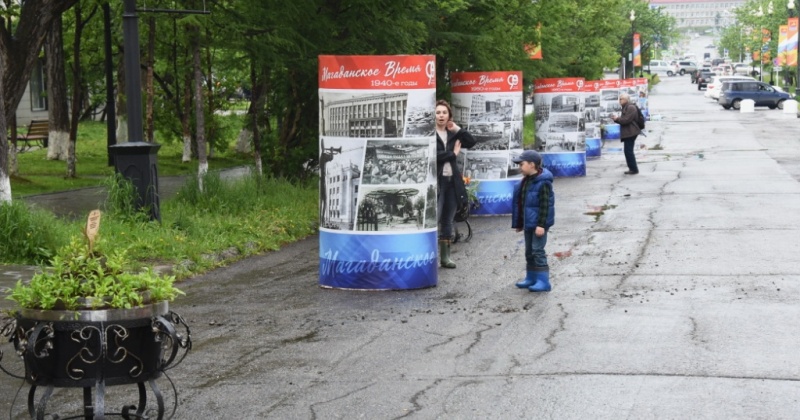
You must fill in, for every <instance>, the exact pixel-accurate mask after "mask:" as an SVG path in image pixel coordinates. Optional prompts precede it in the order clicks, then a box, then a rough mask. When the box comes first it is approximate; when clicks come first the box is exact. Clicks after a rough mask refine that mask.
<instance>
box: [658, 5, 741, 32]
mask: <svg viewBox="0 0 800 420" xmlns="http://www.w3.org/2000/svg"><path fill="white" fill-rule="evenodd" d="M744 4H745V0H718V1H710V0H650V7H651V8H657V7H660V8H661V10H662V11H663V12H664V13H666V14H668V15H670V16H672V17H674V18H675V22H676V24H677V26H678V28H690V27H721V26H729V25H732V24H733V23H734V21H735V20H736V17H735V16H734V14H733V9H735V8H737V7H739V6H743V5H744Z"/></svg>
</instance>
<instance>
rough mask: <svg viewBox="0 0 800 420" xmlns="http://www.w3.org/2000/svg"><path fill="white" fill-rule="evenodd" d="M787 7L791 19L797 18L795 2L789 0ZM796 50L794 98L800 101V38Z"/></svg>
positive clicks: (799, 37)
mask: <svg viewBox="0 0 800 420" xmlns="http://www.w3.org/2000/svg"><path fill="white" fill-rule="evenodd" d="M786 7H788V8H789V17H795V7H794V0H789V2H788V3H787V4H786ZM798 27H800V25H798ZM795 32H798V30H797V29H795ZM795 48H796V50H795V52H796V53H797V58H796V59H795V61H796V63H795V64H796V65H797V68H796V72H795V76H794V97H795V99H798V97H797V94H798V93H800V89H798V86H797V85H800V83H799V82H798V77H800V36H798V42H797V43H795Z"/></svg>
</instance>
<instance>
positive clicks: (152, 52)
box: [145, 16, 156, 143]
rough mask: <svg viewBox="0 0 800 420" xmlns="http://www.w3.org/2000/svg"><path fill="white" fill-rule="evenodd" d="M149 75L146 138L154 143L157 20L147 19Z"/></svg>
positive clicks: (146, 86) (146, 83) (147, 76)
mask: <svg viewBox="0 0 800 420" xmlns="http://www.w3.org/2000/svg"><path fill="white" fill-rule="evenodd" d="M147 28H148V33H147V73H146V76H145V89H146V96H147V98H146V103H145V137H147V141H148V142H150V143H153V139H154V137H153V136H154V133H155V123H154V122H153V101H154V98H155V87H154V85H153V71H154V70H153V66H155V62H156V18H155V17H153V16H150V17H148V18H147Z"/></svg>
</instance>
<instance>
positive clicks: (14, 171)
mask: <svg viewBox="0 0 800 420" xmlns="http://www.w3.org/2000/svg"><path fill="white" fill-rule="evenodd" d="M8 174H9V175H11V176H14V175H19V162H17V149H16V148H15V147H14V145H13V144H11V142H10V141H9V142H8Z"/></svg>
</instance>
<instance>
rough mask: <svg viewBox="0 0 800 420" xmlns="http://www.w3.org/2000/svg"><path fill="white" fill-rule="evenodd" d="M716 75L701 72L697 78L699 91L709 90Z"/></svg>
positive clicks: (710, 72)
mask: <svg viewBox="0 0 800 420" xmlns="http://www.w3.org/2000/svg"><path fill="white" fill-rule="evenodd" d="M716 75H717V73H714V72H712V71H703V72H700V76H697V90H702V89H703V88H706V89H708V83H709V82H710V81H711V79H712V78H713V77H714V76H716Z"/></svg>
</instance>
